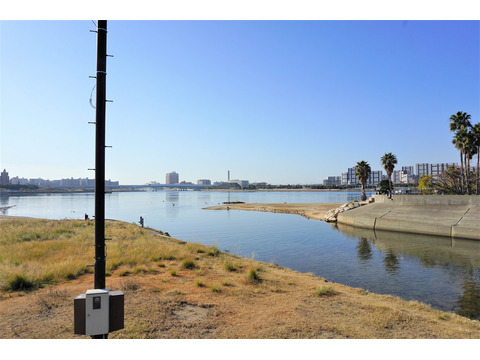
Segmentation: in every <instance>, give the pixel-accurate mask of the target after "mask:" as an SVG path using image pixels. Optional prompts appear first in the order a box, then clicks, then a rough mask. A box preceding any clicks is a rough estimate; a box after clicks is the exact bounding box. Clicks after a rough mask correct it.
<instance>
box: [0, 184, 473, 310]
mask: <svg viewBox="0 0 480 360" xmlns="http://www.w3.org/2000/svg"><path fill="white" fill-rule="evenodd" d="M359 198H360V193H358V192H295V191H292V192H239V191H233V192H228V191H224V192H223V191H155V192H153V191H152V192H119V193H112V194H107V195H106V217H107V218H110V219H117V220H123V221H127V222H135V223H138V221H139V218H140V216H142V217H143V218H144V219H145V226H149V227H152V228H156V229H159V230H163V231H167V232H168V233H169V234H170V235H171V236H173V237H176V238H179V239H182V240H185V241H189V242H197V243H203V244H206V245H216V246H217V247H218V248H219V249H220V250H223V251H228V252H230V253H232V254H235V255H239V256H243V257H249V258H254V259H255V260H260V261H265V262H270V263H275V264H278V265H280V266H284V267H288V268H290V269H293V270H297V271H300V272H311V273H314V274H315V275H317V276H321V277H324V278H326V279H327V280H329V281H332V282H337V283H341V284H345V285H348V286H352V287H360V288H363V289H366V290H368V291H370V292H374V293H379V294H390V295H395V296H399V297H401V298H403V299H406V300H418V301H421V302H423V303H426V304H429V305H431V306H433V307H434V308H437V309H441V310H445V311H452V312H456V313H459V314H460V315H463V316H467V317H470V318H474V319H480V241H467V240H452V239H450V238H443V237H435V236H421V235H408V234H399V233H391V232H378V231H377V232H374V231H371V230H361V229H355V228H352V227H349V226H345V225H344V226H341V225H340V224H339V225H338V226H337V225H333V226H332V225H331V224H329V223H325V222H323V221H318V220H311V219H306V218H303V217H301V216H298V215H291V214H273V213H264V212H253V211H240V210H229V211H213V210H204V209H203V208H205V207H208V206H213V205H218V204H221V203H223V202H226V201H243V202H249V203H284V202H286V203H341V202H347V201H352V200H355V199H359ZM10 206H13V207H10ZM0 207H1V208H4V207H9V208H8V209H6V210H3V211H2V212H0V216H2V215H10V216H27V217H36V218H48V219H65V218H66V219H83V218H84V216H85V214H88V215H89V216H90V217H92V216H93V215H94V195H93V194H88V193H82V194H72V193H65V194H38V195H9V196H4V195H2V196H1V197H0ZM107 261H108V259H107Z"/></svg>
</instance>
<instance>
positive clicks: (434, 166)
mask: <svg viewBox="0 0 480 360" xmlns="http://www.w3.org/2000/svg"><path fill="white" fill-rule="evenodd" d="M450 166H458V164H457V163H456V162H453V163H446V162H442V163H425V162H420V163H419V162H417V163H415V166H413V165H397V166H395V168H394V172H393V174H392V180H393V181H394V182H395V183H413V182H414V181H413V180H416V181H418V178H419V177H420V176H422V175H434V177H435V178H436V177H438V175H440V174H441V173H442V172H443V171H445V170H446V169H447V168H448V167H450ZM471 169H472V170H473V171H475V169H476V168H475V166H471ZM344 170H345V169H344ZM346 170H347V171H346V172H344V171H342V172H341V173H340V175H338V174H336V175H332V174H330V175H328V176H327V177H326V178H324V179H322V180H321V181H319V182H317V183H296V184H295V183H293V184H290V183H289V184H287V183H285V184H271V183H270V182H269V181H254V182H251V181H249V180H239V179H234V180H230V170H227V179H213V180H212V179H211V178H208V179H206V178H202V179H196V180H195V179H182V178H181V177H180V174H179V173H177V172H176V171H172V172H169V173H166V174H165V182H158V181H157V180H156V179H153V180H150V181H148V182H146V183H141V184H140V183H137V184H135V183H131V184H127V183H124V184H119V181H112V180H111V179H108V180H107V179H106V180H105V181H106V182H107V183H108V184H109V185H111V184H113V185H117V186H118V185H148V184H167V185H171V184H182V183H191V184H195V183H196V184H201V185H210V184H221V183H228V182H238V183H241V182H247V183H252V184H255V183H265V184H271V185H327V186H330V185H350V184H358V183H359V181H358V179H357V178H356V175H355V165H353V166H351V167H348V168H346ZM383 171H384V169H380V170H379V169H376V168H372V170H371V175H370V177H369V180H368V184H369V185H377V184H378V183H379V182H380V181H381V180H382V179H386V178H387V175H386V174H384V173H383ZM401 173H404V174H403V176H402V175H401ZM1 175H2V184H3V180H4V178H5V177H6V178H7V179H8V178H9V179H10V183H11V184H17V183H18V184H20V185H23V184H35V185H38V184H39V183H40V182H43V183H48V182H49V184H48V185H60V184H61V183H62V182H69V181H73V180H75V181H78V182H79V184H80V186H81V185H86V184H87V183H88V184H89V186H93V181H94V178H93V179H92V178H88V177H87V178H74V177H66V178H62V179H60V180H50V178H47V179H43V178H40V177H33V178H24V177H20V176H18V175H16V176H9V172H8V171H6V169H4V170H3V172H2V173H1ZM14 179H15V181H16V182H15V181H14ZM180 180H181V181H180ZM242 187H243V186H242Z"/></svg>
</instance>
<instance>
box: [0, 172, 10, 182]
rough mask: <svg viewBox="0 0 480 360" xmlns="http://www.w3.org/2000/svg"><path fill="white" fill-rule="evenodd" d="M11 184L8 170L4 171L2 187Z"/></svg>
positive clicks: (0, 178)
mask: <svg viewBox="0 0 480 360" xmlns="http://www.w3.org/2000/svg"><path fill="white" fill-rule="evenodd" d="M9 183H10V178H9V176H8V172H7V170H5V169H3V171H2V173H1V174H0V185H8V184H9Z"/></svg>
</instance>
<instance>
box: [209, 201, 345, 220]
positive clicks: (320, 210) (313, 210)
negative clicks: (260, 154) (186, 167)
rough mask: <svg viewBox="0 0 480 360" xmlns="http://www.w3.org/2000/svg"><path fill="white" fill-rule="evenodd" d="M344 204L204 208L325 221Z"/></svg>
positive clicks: (287, 204)
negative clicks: (330, 213)
mask: <svg viewBox="0 0 480 360" xmlns="http://www.w3.org/2000/svg"><path fill="white" fill-rule="evenodd" d="M342 204H343V203H318V204H317V203H284V204H278V203H243V204H225V205H216V206H209V207H206V208H203V209H204V210H244V211H260V212H273V213H282V214H297V215H300V216H303V217H306V218H308V219H314V220H324V218H325V213H326V212H327V211H329V210H331V209H334V208H337V207H339V206H340V205H342Z"/></svg>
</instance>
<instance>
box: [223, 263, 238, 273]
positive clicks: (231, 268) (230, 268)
mask: <svg viewBox="0 0 480 360" xmlns="http://www.w3.org/2000/svg"><path fill="white" fill-rule="evenodd" d="M225 270H227V271H235V270H237V268H236V267H235V265H233V264H232V263H230V262H227V263H226V264H225Z"/></svg>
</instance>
